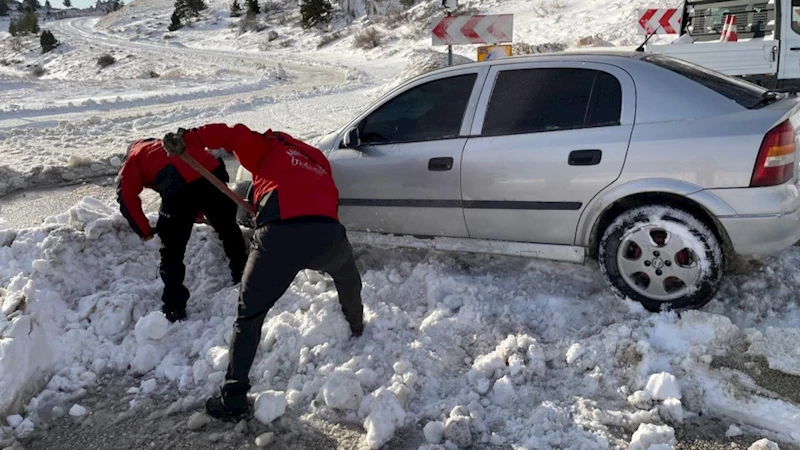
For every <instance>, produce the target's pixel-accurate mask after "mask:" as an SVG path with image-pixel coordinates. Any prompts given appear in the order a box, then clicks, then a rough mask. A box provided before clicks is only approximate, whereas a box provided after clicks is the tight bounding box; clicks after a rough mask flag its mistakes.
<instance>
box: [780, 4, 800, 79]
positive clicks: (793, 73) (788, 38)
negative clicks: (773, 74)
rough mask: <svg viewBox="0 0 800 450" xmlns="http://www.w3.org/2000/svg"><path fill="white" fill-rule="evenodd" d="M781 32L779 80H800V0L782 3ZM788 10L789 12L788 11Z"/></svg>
mask: <svg viewBox="0 0 800 450" xmlns="http://www.w3.org/2000/svg"><path fill="white" fill-rule="evenodd" d="M779 5H780V6H779V7H780V8H782V10H781V26H780V27H779V28H778V29H779V30H781V32H780V33H781V39H780V54H781V59H780V63H779V65H778V67H779V68H778V78H779V79H781V80H785V79H798V78H800V0H791V2H789V1H786V2H780V4H779ZM787 8H788V9H789V11H787Z"/></svg>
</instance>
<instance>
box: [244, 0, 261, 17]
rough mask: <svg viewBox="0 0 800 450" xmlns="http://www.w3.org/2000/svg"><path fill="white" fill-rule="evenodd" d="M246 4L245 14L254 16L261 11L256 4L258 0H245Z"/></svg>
mask: <svg viewBox="0 0 800 450" xmlns="http://www.w3.org/2000/svg"><path fill="white" fill-rule="evenodd" d="M245 3H246V4H247V15H248V16H255V15H257V14H259V13H260V12H261V7H260V6H258V0H245Z"/></svg>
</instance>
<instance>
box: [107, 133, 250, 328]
mask: <svg viewBox="0 0 800 450" xmlns="http://www.w3.org/2000/svg"><path fill="white" fill-rule="evenodd" d="M190 155H191V156H193V157H195V159H197V161H198V162H199V163H200V164H202V165H203V167H205V168H206V169H208V170H209V171H211V172H212V173H213V174H214V175H215V176H216V177H217V178H219V179H220V180H222V181H223V182H227V181H228V172H227V171H226V170H225V164H224V163H223V162H222V160H221V159H218V158H215V157H214V156H213V155H211V154H210V153H208V152H205V151H202V149H198V150H192V151H191V152H190ZM144 188H149V189H153V190H155V191H157V192H158V193H159V194H160V195H161V207H160V209H159V213H158V223H157V225H156V229H155V230H153V228H152V227H151V226H150V223H149V222H148V220H147V217H146V216H145V215H144V212H143V211H142V201H141V200H140V199H139V194H140V193H141V192H142V190H143V189H144ZM117 201H118V202H119V207H120V212H122V215H123V216H125V218H126V219H128V223H130V225H131V227H132V228H133V230H134V231H135V232H136V234H138V235H139V237H140V238H141V239H142V240H143V241H147V240H150V239H152V238H153V236H154V235H155V234H158V236H159V238H160V239H161V248H160V253H161V264H160V265H159V270H158V271H159V274H160V275H161V280H162V281H163V282H164V291H163V294H162V295H161V300H162V301H163V302H164V306H163V309H162V310H163V312H164V314H165V315H166V316H167V319H169V320H170V321H171V322H175V321H176V320H183V319H185V318H186V303H187V302H188V300H189V290H188V289H187V288H186V286H184V285H183V280H184V277H185V275H186V266H185V265H184V263H183V257H184V253H185V252H186V244H187V243H188V242H189V237H190V236H191V234H192V226H193V224H194V223H195V221H196V219H198V220H199V218H200V217H202V216H203V214H204V215H205V217H206V218H207V219H208V222H209V223H210V224H211V226H212V227H213V228H214V230H216V232H217V233H218V234H219V237H220V239H221V240H222V246H223V248H224V250H225V254H226V255H227V256H228V261H229V263H230V269H231V277H232V278H233V282H234V283H238V282H239V281H240V280H241V279H242V273H243V272H244V266H245V263H246V262H247V252H246V247H245V243H244V237H243V236H242V230H241V229H240V228H239V225H238V224H237V223H236V209H237V206H236V203H234V202H233V201H232V200H231V199H229V198H228V197H226V196H225V195H224V194H223V193H221V192H220V191H219V190H218V189H217V188H216V187H215V186H214V185H213V184H211V183H210V182H209V181H208V180H206V179H204V178H203V177H202V176H201V175H200V174H199V173H197V172H196V171H195V170H194V169H192V168H191V167H190V166H189V165H188V164H186V162H184V161H183V160H182V159H181V158H179V157H170V156H168V155H167V154H166V153H165V152H164V147H163V146H162V142H161V140H158V139H153V138H149V139H140V140H137V141H135V142H134V143H132V144H131V145H130V146H129V147H128V154H127V156H126V157H125V162H124V163H123V164H122V167H121V168H120V170H119V182H118V185H117Z"/></svg>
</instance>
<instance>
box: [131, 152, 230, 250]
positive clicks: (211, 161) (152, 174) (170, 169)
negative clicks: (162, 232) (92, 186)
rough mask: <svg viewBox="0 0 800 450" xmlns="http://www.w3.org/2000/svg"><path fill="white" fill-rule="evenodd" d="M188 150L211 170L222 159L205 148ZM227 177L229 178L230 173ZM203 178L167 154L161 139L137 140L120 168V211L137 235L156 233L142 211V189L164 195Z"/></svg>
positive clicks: (181, 161) (219, 163)
mask: <svg viewBox="0 0 800 450" xmlns="http://www.w3.org/2000/svg"><path fill="white" fill-rule="evenodd" d="M186 152H187V153H188V154H189V155H190V156H192V157H194V158H195V159H196V160H197V162H199V163H200V164H202V165H203V167H205V168H206V169H208V170H210V171H214V170H215V169H217V168H219V167H220V165H221V162H220V160H218V159H217V158H215V157H214V156H213V155H212V154H211V153H208V152H205V151H203V149H187V150H186ZM223 169H224V166H223ZM215 175H217V174H216V173H215ZM218 176H219V175H218ZM225 176H226V177H227V173H225ZM200 177H201V175H200V174H199V173H197V172H196V171H195V170H194V169H192V168H191V167H190V166H189V165H188V164H186V162H184V161H183V160H182V159H181V158H180V157H178V156H173V157H170V156H167V152H166V151H165V150H164V147H163V146H162V145H161V140H159V139H152V138H151V139H140V140H138V141H135V142H134V143H132V144H131V145H130V146H129V147H128V154H127V156H126V157H125V162H123V164H122V167H120V169H119V182H118V184H117V201H118V202H119V207H120V212H121V213H122V215H123V216H125V218H126V219H128V223H130V225H131V227H132V228H133V229H134V231H136V234H138V235H139V236H141V237H148V236H152V235H153V228H152V227H151V226H150V223H149V222H148V221H147V217H146V216H145V215H144V212H143V211H142V201H141V199H140V198H139V194H140V193H141V192H142V190H143V189H144V188H149V189H153V190H155V191H157V192H158V193H159V194H161V197H162V198H163V197H166V196H168V195H169V194H171V193H172V192H174V191H175V190H176V189H178V188H179V187H181V186H183V185H185V184H187V183H191V182H192V181H195V180H197V179H198V178H200ZM224 181H227V178H226V179H225V180H224Z"/></svg>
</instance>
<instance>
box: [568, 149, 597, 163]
mask: <svg viewBox="0 0 800 450" xmlns="http://www.w3.org/2000/svg"><path fill="white" fill-rule="evenodd" d="M602 157H603V152H601V151H600V150H575V151H572V152H570V153H569V159H568V160H567V162H568V163H569V165H570V166H596V165H597V164H600V159H602Z"/></svg>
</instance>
